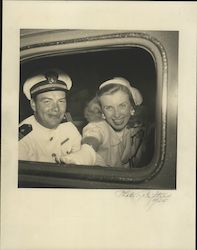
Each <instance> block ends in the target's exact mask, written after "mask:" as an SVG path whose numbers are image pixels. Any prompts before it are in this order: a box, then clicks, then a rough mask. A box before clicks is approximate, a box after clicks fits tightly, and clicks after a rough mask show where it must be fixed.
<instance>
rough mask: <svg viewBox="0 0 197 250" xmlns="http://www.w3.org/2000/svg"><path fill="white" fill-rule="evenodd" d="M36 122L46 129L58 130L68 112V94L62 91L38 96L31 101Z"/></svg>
mask: <svg viewBox="0 0 197 250" xmlns="http://www.w3.org/2000/svg"><path fill="white" fill-rule="evenodd" d="M31 107H32V109H33V111H34V115H35V118H36V120H37V121H38V122H39V123H40V124H41V125H42V126H44V127H46V128H50V129H53V128H56V127H57V126H58V125H59V124H60V123H61V121H62V119H63V117H64V114H65V112H66V93H65V92H64V91H61V90H56V91H48V92H45V93H41V94H38V95H37V96H36V98H35V100H33V99H32V100H31Z"/></svg>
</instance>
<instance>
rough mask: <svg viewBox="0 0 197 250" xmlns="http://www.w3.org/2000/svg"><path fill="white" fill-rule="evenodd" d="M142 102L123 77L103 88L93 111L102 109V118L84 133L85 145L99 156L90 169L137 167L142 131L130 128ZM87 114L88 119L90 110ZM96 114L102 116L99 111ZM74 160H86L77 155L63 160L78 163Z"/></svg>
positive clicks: (94, 103)
mask: <svg viewBox="0 0 197 250" xmlns="http://www.w3.org/2000/svg"><path fill="white" fill-rule="evenodd" d="M96 101H98V103H97V105H96ZM142 101H143V98H142V96H141V94H140V92H139V91H138V90H137V89H136V88H134V87H131V86H130V83H129V82H128V81H127V80H126V79H124V78H122V77H116V78H113V79H111V80H108V81H106V82H104V83H102V84H101V85H100V87H99V91H98V93H97V96H96V99H94V101H93V102H92V104H93V105H92V107H94V109H95V106H96V107H97V108H98V107H99V106H100V110H101V112H102V115H101V117H100V119H98V116H97V120H96V121H91V122H89V123H88V125H87V126H86V127H85V128H84V129H83V139H82V144H86V145H87V144H88V145H90V146H91V147H92V148H93V149H94V151H95V152H96V157H95V162H94V163H93V162H90V163H91V165H99V166H109V167H123V168H129V167H132V166H133V165H135V164H134V162H135V159H137V158H139V157H140V151H139V148H140V144H141V138H142V136H141V135H142V133H143V131H142V130H141V127H133V126H132V127H131V126H130V124H131V122H132V116H133V115H134V114H135V110H136V107H137V106H139V105H141V103H142ZM89 108H91V107H89ZM85 113H86V116H87V114H88V112H87V110H86V112H85ZM97 113H98V114H99V110H98V109H97ZM89 120H90V119H89ZM75 156H76V157H83V155H82V154H81V156H80V151H78V152H76V153H73V154H72V155H68V156H65V157H62V158H61V159H60V160H61V161H62V162H65V163H76V161H75V160H74V158H75ZM86 163H87V160H86ZM76 164H77V163H76Z"/></svg>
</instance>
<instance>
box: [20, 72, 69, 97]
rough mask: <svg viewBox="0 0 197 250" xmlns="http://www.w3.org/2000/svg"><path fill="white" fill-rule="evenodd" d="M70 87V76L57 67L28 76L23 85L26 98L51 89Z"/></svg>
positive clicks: (67, 88) (66, 88)
mask: <svg viewBox="0 0 197 250" xmlns="http://www.w3.org/2000/svg"><path fill="white" fill-rule="evenodd" d="M71 87H72V80H71V78H70V77H69V76H68V75H67V74H66V73H64V72H63V71H61V70H59V69H50V70H47V71H45V72H44V73H41V74H37V75H35V76H33V77H30V78H28V79H27V80H26V81H25V83H24V85H23V92H24V94H25V95H26V97H27V99H29V100H30V99H31V98H32V96H36V95H37V94H40V93H44V92H47V91H52V90H63V91H67V90H69V89H70V88H71Z"/></svg>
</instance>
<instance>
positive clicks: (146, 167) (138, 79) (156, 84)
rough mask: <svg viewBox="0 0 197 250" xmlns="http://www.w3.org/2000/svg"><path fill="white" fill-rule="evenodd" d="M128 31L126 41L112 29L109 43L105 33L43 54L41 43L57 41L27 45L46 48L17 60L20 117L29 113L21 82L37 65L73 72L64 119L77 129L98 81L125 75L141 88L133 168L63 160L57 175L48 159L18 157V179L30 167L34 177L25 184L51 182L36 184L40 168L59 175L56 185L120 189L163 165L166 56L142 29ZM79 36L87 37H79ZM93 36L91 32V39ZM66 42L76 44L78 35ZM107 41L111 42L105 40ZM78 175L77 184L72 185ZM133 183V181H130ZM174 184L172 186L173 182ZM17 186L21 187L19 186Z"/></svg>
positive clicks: (38, 69)
mask: <svg viewBox="0 0 197 250" xmlns="http://www.w3.org/2000/svg"><path fill="white" fill-rule="evenodd" d="M105 35H106V34H105ZM130 36H131V40H130V41H129V42H128V41H127V40H126V42H125V44H124V42H123V41H124V39H123V38H124V35H123V34H122V33H121V35H120V38H121V44H120V39H119V40H118V43H117V44H116V43H115V40H114V39H115V38H116V37H117V34H116V35H114V37H113V34H112V35H111V33H109V35H106V37H107V39H109V38H110V37H111V41H112V42H111V43H112V45H111V46H110V45H109V44H108V45H107V46H105V43H104V44H101V45H99V41H100V39H101V40H102V41H105V38H103V36H101V37H99V36H96V37H95V38H94V39H95V40H98V44H96V45H95V44H94V46H92V47H91V46H90V47H88V48H87V47H86V46H84V45H81V47H80V46H78V45H77V49H75V48H72V49H67V48H66V45H64V46H65V49H62V48H61V49H59V50H58V49H57V48H55V49H54V51H53V49H52V48H49V50H50V51H49V52H47V53H45V48H47V46H48V47H50V46H51V45H53V44H55V45H57V41H55V42H50V44H48V45H46V47H45V45H43V44H42V43H41V45H39V44H38V45H34V44H33V45H31V46H32V48H33V49H34V50H35V49H36V47H38V48H39V46H44V49H43V51H44V52H43V55H42V53H40V51H39V50H38V52H36V53H34V54H32V55H31V53H30V56H26V57H25V56H23V57H24V58H22V60H21V65H20V92H19V97H20V98H19V122H21V121H23V120H24V119H25V118H27V117H28V116H30V115H31V114H32V110H31V108H30V106H29V103H28V101H27V99H26V97H25V96H24V94H23V91H22V89H23V84H24V82H25V80H26V79H27V78H28V76H29V75H31V74H33V73H36V72H39V71H40V70H41V69H46V68H52V67H53V68H54V67H55V68H61V69H62V70H63V71H65V72H66V73H68V75H69V76H70V77H71V79H72V81H73V86H72V89H71V90H70V91H69V92H68V94H67V116H66V119H67V120H68V121H72V122H73V123H74V124H75V126H76V127H77V129H78V130H79V132H80V133H82V131H83V128H84V127H85V126H86V125H87V123H88V121H87V120H86V118H85V116H84V109H85V107H86V105H87V103H88V102H89V101H90V100H91V99H92V98H93V97H94V96H95V94H96V92H97V90H98V87H99V85H100V83H101V82H103V81H105V80H106V79H110V78H112V77H115V76H117V77H118V76H122V77H125V78H126V79H128V80H129V81H130V83H131V84H132V85H133V86H134V87H136V88H137V89H139V91H140V92H141V94H142V96H143V105H142V107H140V108H139V109H138V110H137V112H136V116H134V122H138V121H140V122H143V124H144V126H145V127H146V137H145V138H146V140H145V147H144V151H143V156H142V157H141V160H140V161H139V163H138V165H136V166H135V167H134V168H133V169H132V170H124V169H113V168H103V167H99V166H95V167H92V166H89V167H87V166H86V167H85V166H83V167H79V166H68V165H67V166H62V170H61V171H60V172H61V174H59V170H58V171H57V169H54V170H53V168H51V169H50V166H51V164H48V163H42V164H40V163H32V162H31V163H29V162H22V163H19V165H20V164H22V167H20V169H21V170H19V176H21V178H23V179H24V173H27V172H28V169H29V171H30V172H29V173H30V175H31V177H30V179H31V178H33V177H32V176H34V177H35V178H34V181H33V182H31V181H30V180H29V181H28V183H31V185H34V186H36V185H38V186H42V185H43V186H50V184H49V183H50V181H49V183H48V182H47V181H46V183H45V184H41V183H42V181H43V180H41V181H40V184H38V183H37V182H36V183H37V184H35V179H36V180H39V178H37V177H38V176H42V177H43V175H42V174H41V173H43V172H42V171H41V172H40V170H41V169H42V168H43V169H45V170H44V172H45V173H47V176H49V175H50V176H51V178H52V177H53V178H54V176H56V177H57V180H58V181H57V180H55V184H54V186H58V183H59V186H61V187H62V186H63V187H68V186H70V187H75V185H76V186H77V187H87V186H88V187H89V186H91V184H90V181H92V182H91V183H93V184H92V185H93V186H92V187H99V188H102V187H103V188H105V187H107V188H108V187H120V188H121V187H136V186H135V185H138V183H142V182H144V181H147V180H149V179H152V177H154V176H155V175H156V174H157V173H158V172H159V171H160V170H161V168H162V166H163V164H164V157H165V154H166V151H165V150H166V149H165V148H166V136H167V135H166V129H167V120H166V109H167V106H166V98H167V92H166V91H167V86H166V84H167V58H166V54H165V49H164V48H163V47H162V44H161V45H160V44H159V43H156V42H155V40H154V39H151V38H150V37H149V36H146V35H144V34H139V35H138V34H136V33H131V35H130ZM136 38H137V40H136ZM83 39H85V38H84V37H83ZM94 39H93V36H92V35H91V37H90V40H89V41H90V44H91V41H94ZM125 39H128V33H126V35H125ZM132 39H133V40H132ZM79 40H80V39H79ZM33 41H34V40H33ZM69 41H70V43H71V44H73V46H74V47H75V44H76V43H77V39H76V40H73V41H72V40H69ZM80 41H81V40H80ZM144 41H145V42H144ZM147 41H148V43H147ZM107 42H108V43H109V41H108V40H107ZM66 43H67V42H66ZM66 43H65V44H66ZM68 43H69V42H68ZM58 44H60V45H61V44H64V42H63V41H61V42H59V43H58ZM147 44H148V45H147ZM158 44H159V46H158ZM28 49H31V47H28V46H27V45H26V46H23V47H22V49H21V51H22V52H23V53H26V51H27V52H28ZM35 51H36V50H35ZM168 136H169V135H168ZM175 136H176V135H175ZM173 140H175V138H173ZM174 161H175V160H174V159H173V162H174ZM49 165H50V166H49ZM28 166H29V167H28ZM36 169H37V170H36ZM34 170H35V171H34ZM36 171H37V172H36ZM49 172H50V173H49ZM57 172H58V173H57ZM63 173H64V174H63ZM37 175H38V176H37ZM64 175H65V176H66V177H65V178H66V180H67V181H66V184H65V182H64V180H61V181H62V182H63V184H60V182H61V181H60V179H61V177H62V176H64ZM22 176H23V177H22ZM68 177H69V178H68ZM71 177H72V178H71ZM41 179H42V178H41ZM76 179H77V180H78V181H77V183H78V184H76ZM38 182H39V181H38ZM24 183H25V182H23V184H24ZM32 183H34V184H32ZM47 183H48V184H47ZM69 183H70V184H69ZM110 183H111V184H110ZM112 183H113V185H112ZM136 183H137V184H136ZM131 184H134V186H132V185H131ZM28 185H30V184H27V186H28ZM31 185H30V186H31ZM173 185H175V182H174V184H173ZM19 186H22V187H23V185H19ZM24 186H25V184H24ZM52 186H53V185H52ZM142 186H143V185H142ZM145 187H146V184H145Z"/></svg>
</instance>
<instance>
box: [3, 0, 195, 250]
mask: <svg viewBox="0 0 197 250" xmlns="http://www.w3.org/2000/svg"><path fill="white" fill-rule="evenodd" d="M22 28H27V29H30V28H35V29H38V28H46V29H48V28H53V29H55V28H62V29H110V30H112V29H115V30H118V29H121V30H129V29H130V30H176V31H179V75H178V79H179V82H178V131H177V132H178V141H177V142H178V144H177V152H178V153H177V187H178V188H177V189H176V190H171V191H165V192H163V193H165V194H166V195H168V197H169V198H168V199H167V200H166V201H165V202H160V203H159V202H158V203H155V204H154V205H153V206H148V208H147V199H146V197H147V192H149V193H150V194H151V193H152V195H153V196H154V192H155V191H145V190H144V191H143V190H140V191H138V190H134V191H132V192H133V193H134V196H135V197H137V198H136V199H134V198H133V196H132V195H125V196H124V195H122V196H121V195H119V193H118V191H117V190H81V189H80V190H75V189H50V190H49V189H48V190H47V189H18V188H17V185H18V183H17V180H18V168H17V165H16V162H17V159H18V146H17V144H18V142H17V138H18V126H17V124H18V91H19V79H20V77H19V74H20V72H19V69H20V51H19V47H20V36H19V34H20V29H22ZM196 45H197V4H196V3H195V2H189V3H187V2H178V3H177V2H167V3H165V2H158V3H157V2H148V1H144V2H143V1H139V2H127V1H114V2H112V1H109V2H108V1H103V2H102V1H94V2H93V1H87V2H83V1H79V2H78V1H64V2H63V1H48V2H47V1H4V2H3V49H2V138H1V146H2V148H1V149H2V150H1V249H2V250H8V249H9V250H12V249H13V250H15V249H16V250H18V249H20V250H23V249H24V250H37V249H38V250H41V249H47V250H53V249H55V250H59V249H60V250H62V249H64V250H67V249H68V250H72V249H73V250H77V249H80V250H82V249H85V250H89V249H91V250H94V249H95V250H96V249H101V250H105V249H110V250H113V249H116V250H124V249H125V250H126V249H129V250H138V249H140V250H158V249H160V250H162V249H165V250H166V249H167V250H193V249H195V171H196V167H195V166H196V162H195V151H196V149H195V147H196V127H195V125H196V124H195V123H196V122H195V118H196ZM148 203H149V200H148Z"/></svg>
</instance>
